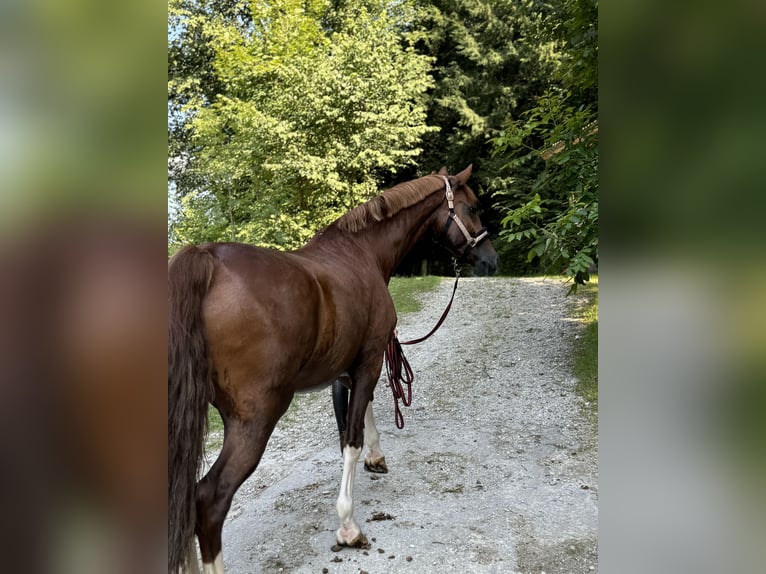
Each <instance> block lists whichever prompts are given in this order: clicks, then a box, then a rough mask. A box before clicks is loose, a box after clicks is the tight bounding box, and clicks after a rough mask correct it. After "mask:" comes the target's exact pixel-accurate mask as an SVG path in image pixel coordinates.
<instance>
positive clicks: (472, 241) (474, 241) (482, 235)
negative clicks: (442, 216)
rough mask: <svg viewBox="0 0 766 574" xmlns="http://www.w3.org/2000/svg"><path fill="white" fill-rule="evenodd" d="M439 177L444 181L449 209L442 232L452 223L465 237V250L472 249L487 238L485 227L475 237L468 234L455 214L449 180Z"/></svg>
mask: <svg viewBox="0 0 766 574" xmlns="http://www.w3.org/2000/svg"><path fill="white" fill-rule="evenodd" d="M440 177H441V178H442V179H443V180H444V186H445V188H446V192H445V196H446V197H447V207H448V208H449V215H448V216H447V222H446V223H445V224H444V231H447V229H449V226H450V223H452V222H453V221H454V222H455V224H456V225H457V227H458V229H460V231H461V232H462V233H463V236H464V237H465V240H466V242H467V243H466V249H472V248H474V247H476V246H477V245H478V244H479V243H481V242H482V241H484V240H485V239H486V238H487V237H489V232H488V231H487V228H486V227H482V228H481V229H479V234H478V235H477V236H476V237H474V236H473V235H471V234H470V233H469V232H468V229H466V226H465V225H464V224H463V222H462V221H461V220H460V217H459V216H458V214H457V213H455V194H454V193H453V192H452V186H451V185H450V183H449V179H448V178H447V176H444V175H442V176H440Z"/></svg>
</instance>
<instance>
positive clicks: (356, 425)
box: [335, 350, 383, 547]
mask: <svg viewBox="0 0 766 574" xmlns="http://www.w3.org/2000/svg"><path fill="white" fill-rule="evenodd" d="M382 363H383V353H380V352H378V351H377V350H375V351H373V352H371V353H369V354H368V355H367V357H366V361H363V362H361V363H360V366H359V367H357V368H356V369H354V371H353V372H350V373H349V375H350V376H351V380H352V382H353V385H352V387H351V400H350V401H349V405H348V425H347V428H346V431H345V432H344V433H343V440H342V444H343V476H342V478H341V485H340V493H339V494H338V504H337V510H338V518H339V520H340V528H338V530H337V532H336V534H335V538H336V540H337V542H338V544H340V545H342V546H356V547H360V546H366V545H367V538H365V536H364V534H362V531H361V529H360V528H359V526H358V525H357V523H356V521H355V520H354V501H353V489H354V475H355V474H356V463H357V462H358V461H359V455H360V454H361V453H362V445H363V443H364V417H365V413H366V412H367V407H368V405H369V403H370V401H371V400H372V392H373V390H374V388H375V383H376V382H377V381H378V376H379V375H380V368H381V366H382Z"/></svg>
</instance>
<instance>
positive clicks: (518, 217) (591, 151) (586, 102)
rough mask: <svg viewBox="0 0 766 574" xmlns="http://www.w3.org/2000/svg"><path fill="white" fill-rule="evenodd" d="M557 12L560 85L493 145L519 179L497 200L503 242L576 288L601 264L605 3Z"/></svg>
mask: <svg viewBox="0 0 766 574" xmlns="http://www.w3.org/2000/svg"><path fill="white" fill-rule="evenodd" d="M557 8H558V9H557V10H556V11H554V12H552V13H551V15H550V16H549V17H547V18H545V19H543V20H542V21H541V24H542V28H541V31H542V33H543V34H544V35H546V36H547V37H548V38H550V39H551V40H552V41H554V42H555V43H556V44H557V46H558V50H559V51H560V53H561V60H560V64H559V66H558V68H557V69H556V72H555V75H554V76H553V80H554V81H553V82H551V84H550V86H549V88H548V89H547V90H546V91H545V92H544V93H543V94H542V95H541V96H539V97H538V98H537V102H536V105H535V106H534V107H532V108H530V109H529V110H527V111H525V112H524V113H522V114H521V115H520V116H518V117H517V118H518V119H515V120H513V121H510V122H509V123H508V124H507V125H506V127H505V129H503V130H502V131H500V132H499V133H498V134H497V135H496V136H495V137H494V138H493V139H492V142H493V145H494V154H495V156H496V157H498V158H501V159H503V160H504V161H505V165H504V169H505V171H506V172H508V173H511V174H513V179H512V180H511V181H510V183H509V185H506V186H504V188H501V189H498V190H497V191H496V192H495V197H496V198H497V200H498V202H497V204H498V207H499V208H500V209H502V210H503V211H504V212H505V216H504V217H503V219H502V222H501V223H502V225H503V227H504V231H503V233H502V237H503V238H504V239H505V240H507V241H508V242H510V243H514V242H515V243H518V244H520V245H522V246H524V248H525V249H526V250H527V260H528V261H530V262H531V261H535V260H539V261H540V263H541V265H542V266H543V269H545V270H550V271H553V272H555V273H560V272H564V273H565V274H566V275H568V276H569V277H571V278H572V279H573V281H574V283H573V289H576V287H577V285H578V284H582V283H584V282H585V281H587V280H588V278H589V269H590V268H591V267H592V266H594V265H595V264H597V261H598V145H597V143H598V123H597V114H598V105H597V85H598V76H597V61H598V44H597V22H596V15H597V10H598V2H597V0H562V1H561V3H560V5H559V6H558V7H557Z"/></svg>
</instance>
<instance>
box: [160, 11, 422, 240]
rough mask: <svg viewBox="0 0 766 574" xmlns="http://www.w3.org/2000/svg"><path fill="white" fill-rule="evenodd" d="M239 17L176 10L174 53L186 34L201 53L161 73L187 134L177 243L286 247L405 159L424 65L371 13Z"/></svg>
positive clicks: (416, 125) (386, 17)
mask: <svg viewBox="0 0 766 574" xmlns="http://www.w3.org/2000/svg"><path fill="white" fill-rule="evenodd" d="M246 6H247V8H248V10H249V12H248V13H246V17H242V16H238V15H234V16H232V14H231V13H223V12H218V11H217V9H214V8H213V7H212V5H211V6H205V7H204V9H203V10H201V11H200V12H198V13H194V14H193V13H191V12H188V11H184V10H186V9H185V8H180V9H179V10H178V14H179V16H178V18H179V20H180V21H181V22H183V25H184V26H188V27H187V28H185V31H184V32H182V36H181V37H182V40H181V42H183V38H184V35H183V34H186V33H188V31H189V30H190V29H191V25H192V24H193V27H194V28H195V29H197V32H196V33H195V35H194V38H195V41H201V42H202V43H204V46H205V47H204V49H203V50H200V52H201V53H204V57H203V58H202V63H201V64H200V65H199V67H197V68H193V69H192V70H190V71H189V72H190V73H188V74H184V73H181V74H179V75H178V77H176V78H173V77H172V75H171V82H170V83H171V93H173V95H174V97H176V98H177V100H178V101H182V102H183V103H182V104H181V105H180V108H179V109H180V111H179V113H180V116H181V118H182V123H183V129H184V130H186V131H185V132H184V133H183V134H182V135H184V136H186V139H185V140H184V139H181V137H179V139H178V141H179V142H181V146H180V147H182V148H183V153H180V151H181V150H179V156H177V158H176V161H180V162H181V163H182V164H183V165H182V170H179V171H183V172H184V175H185V177H186V179H182V178H179V180H178V181H177V182H176V184H177V185H178V188H177V194H178V199H179V202H180V217H178V218H177V221H176V223H175V224H174V227H173V233H174V240H176V241H178V242H187V241H201V240H221V239H231V240H235V241H244V242H250V243H257V244H260V245H267V246H278V247H283V248H285V247H296V246H298V245H300V244H302V243H304V242H305V241H306V240H307V239H308V238H310V237H311V235H312V234H313V233H314V232H315V231H316V230H317V229H319V228H321V227H323V226H325V225H327V224H328V223H330V222H331V221H333V220H334V219H335V218H337V217H338V216H339V215H341V214H342V213H344V212H345V211H347V210H348V209H350V208H351V207H353V206H354V205H356V204H358V203H359V202H361V201H364V200H365V199H368V198H369V197H371V196H372V195H374V194H375V193H376V191H377V190H378V187H379V185H380V180H381V178H382V177H383V176H384V174H386V173H390V172H393V171H395V170H397V169H399V168H401V167H402V166H404V165H408V164H412V163H413V162H414V160H415V158H416V157H417V156H418V154H419V153H420V147H419V144H420V142H421V139H422V137H423V136H424V135H425V134H427V133H428V132H429V131H432V128H428V127H427V125H426V122H425V116H426V107H425V102H424V97H425V92H426V90H428V88H429V87H430V86H431V84H432V80H431V78H430V76H429V74H428V72H429V67H430V61H429V58H427V57H426V56H424V55H421V54H418V53H416V52H415V50H414V48H413V47H412V46H411V45H409V43H408V41H407V40H406V38H405V37H404V35H403V33H402V31H401V26H400V25H399V24H400V23H399V22H397V21H396V19H395V18H396V16H397V14H394V13H389V12H388V11H387V10H386V9H385V3H382V2H380V3H376V2H365V3H354V5H353V6H332V5H330V4H329V3H327V2H324V1H323V0H312V1H310V2H305V1H301V0H278V1H276V2H270V3H268V4H266V3H261V2H256V1H253V2H249V3H246ZM240 7H241V5H240ZM187 14H188V15H187ZM401 14H402V12H401V10H400V11H399V15H400V16H401ZM200 38H202V40H200ZM171 68H172V66H171ZM179 157H180V158H181V159H178V158H179ZM187 183H189V184H191V185H190V186H187V185H185V184H187ZM199 219H206V220H207V221H208V222H209V224H208V225H207V226H206V227H204V228H200V227H198V226H197V223H198V220H199Z"/></svg>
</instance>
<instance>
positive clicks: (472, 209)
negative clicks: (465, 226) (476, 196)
mask: <svg viewBox="0 0 766 574" xmlns="http://www.w3.org/2000/svg"><path fill="white" fill-rule="evenodd" d="M468 213H470V214H471V215H476V214H477V213H479V207H478V206H476V205H469V206H468Z"/></svg>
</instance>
